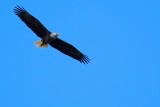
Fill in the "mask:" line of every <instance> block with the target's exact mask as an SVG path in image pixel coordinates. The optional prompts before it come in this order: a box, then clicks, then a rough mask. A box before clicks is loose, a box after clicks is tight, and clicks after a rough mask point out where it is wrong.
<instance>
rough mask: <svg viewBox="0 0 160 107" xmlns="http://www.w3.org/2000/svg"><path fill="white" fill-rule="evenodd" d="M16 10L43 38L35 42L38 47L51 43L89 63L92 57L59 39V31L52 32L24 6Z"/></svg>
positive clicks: (56, 47)
mask: <svg viewBox="0 0 160 107" xmlns="http://www.w3.org/2000/svg"><path fill="white" fill-rule="evenodd" d="M14 12H15V14H16V15H17V16H18V17H19V18H20V19H21V20H22V21H23V22H24V23H25V24H26V25H27V26H28V27H29V28H30V29H31V30H32V31H33V32H34V33H35V34H36V35H37V36H38V37H40V38H41V40H40V41H38V42H35V44H36V45H37V46H38V47H40V48H46V47H47V46H48V44H49V45H50V46H51V47H53V48H55V49H57V50H59V51H60V52H62V53H63V54H65V55H68V56H70V57H72V58H74V59H76V60H78V61H80V62H81V63H84V64H87V63H89V60H90V59H89V58H88V56H86V55H85V54H83V53H82V52H80V51H79V50H78V49H77V48H75V47H74V46H73V45H71V44H69V43H67V42H65V41H63V40H61V39H59V38H58V37H57V36H58V35H59V33H57V32H56V33H51V32H50V31H49V30H48V29H47V28H46V27H45V26H44V25H42V23H41V22H40V21H39V20H38V19H36V18H35V17H34V16H32V15H31V14H30V13H29V12H27V11H26V10H25V9H24V8H23V7H19V6H16V7H15V8H14Z"/></svg>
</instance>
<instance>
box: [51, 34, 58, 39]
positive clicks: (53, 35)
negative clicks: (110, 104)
mask: <svg viewBox="0 0 160 107" xmlns="http://www.w3.org/2000/svg"><path fill="white" fill-rule="evenodd" d="M50 36H51V37H52V38H54V39H56V37H57V36H59V33H57V32H55V33H51V34H50Z"/></svg>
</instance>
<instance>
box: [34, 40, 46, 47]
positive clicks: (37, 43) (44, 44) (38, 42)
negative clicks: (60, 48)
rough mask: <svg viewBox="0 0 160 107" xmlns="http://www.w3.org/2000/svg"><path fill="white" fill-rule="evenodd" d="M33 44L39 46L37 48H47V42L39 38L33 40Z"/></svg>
mask: <svg viewBox="0 0 160 107" xmlns="http://www.w3.org/2000/svg"><path fill="white" fill-rule="evenodd" d="M35 45H36V46H37V47H39V48H47V47H48V43H44V42H42V41H41V40H40V41H37V42H35Z"/></svg>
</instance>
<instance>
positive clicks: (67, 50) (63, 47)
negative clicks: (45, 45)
mask: <svg viewBox="0 0 160 107" xmlns="http://www.w3.org/2000/svg"><path fill="white" fill-rule="evenodd" d="M49 44H50V45H51V46H52V47H54V48H56V49H57V50H59V51H60V52H62V53H64V54H66V55H68V56H70V57H72V58H74V59H76V60H78V61H80V62H81V63H84V64H87V63H89V61H90V59H89V58H88V57H87V56H86V55H84V54H83V53H81V52H80V51H79V50H78V49H76V48H75V47H74V46H72V45H71V44H69V43H67V42H65V41H63V40H61V39H59V38H56V39H55V40H53V41H52V42H51V43H49Z"/></svg>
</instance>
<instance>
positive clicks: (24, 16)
mask: <svg viewBox="0 0 160 107" xmlns="http://www.w3.org/2000/svg"><path fill="white" fill-rule="evenodd" d="M14 12H15V14H16V15H17V16H18V17H19V18H20V19H21V20H22V21H23V22H24V23H25V24H26V25H27V26H28V27H29V28H30V29H31V30H32V31H33V32H34V33H35V34H36V35H37V36H39V37H40V38H43V37H45V36H46V35H49V34H50V32H49V31H48V30H47V29H46V28H45V27H44V26H43V25H42V23H41V22H40V21H39V20H38V19H36V18H35V17H33V16H32V15H31V14H29V13H28V12H27V11H26V10H25V9H24V8H22V7H19V6H17V7H15V8H14Z"/></svg>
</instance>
